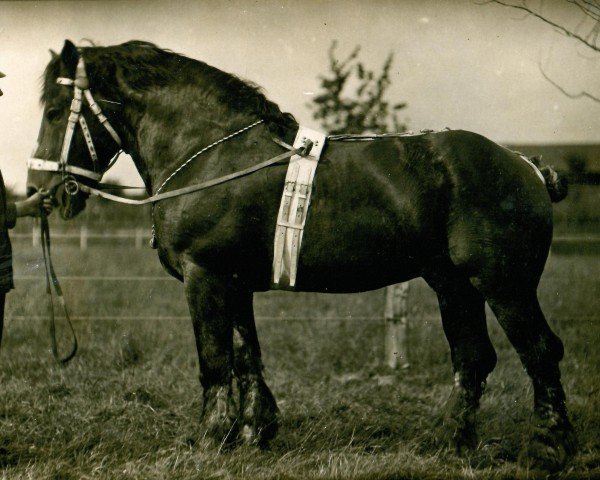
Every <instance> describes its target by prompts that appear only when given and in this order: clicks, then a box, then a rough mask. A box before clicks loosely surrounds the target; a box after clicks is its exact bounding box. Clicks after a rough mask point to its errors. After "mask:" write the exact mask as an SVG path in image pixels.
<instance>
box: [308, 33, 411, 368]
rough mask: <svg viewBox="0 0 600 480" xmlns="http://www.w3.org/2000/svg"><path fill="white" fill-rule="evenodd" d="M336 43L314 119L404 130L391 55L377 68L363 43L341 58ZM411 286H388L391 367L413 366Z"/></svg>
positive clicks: (331, 128)
mask: <svg viewBox="0 0 600 480" xmlns="http://www.w3.org/2000/svg"><path fill="white" fill-rule="evenodd" d="M336 46H337V44H336V42H335V41H334V42H332V44H331V47H330V48H329V72H327V74H325V75H320V76H319V79H320V82H321V90H322V91H321V92H320V93H319V94H318V95H317V96H315V98H314V99H313V103H312V104H309V105H308V106H309V108H311V109H312V110H313V117H314V118H315V120H319V121H320V123H321V125H322V126H323V128H324V129H325V130H326V131H327V132H329V133H331V134H337V133H385V132H389V131H390V130H391V131H395V132H401V131H404V130H406V126H405V125H404V124H403V123H401V122H400V120H399V119H398V112H399V111H400V110H402V109H403V108H405V107H406V103H405V102H402V103H397V104H394V105H390V103H389V102H388V101H386V100H385V98H384V97H385V93H386V91H387V89H388V87H389V86H390V85H391V80H390V69H391V67H392V60H393V55H392V54H391V53H390V54H389V55H388V56H387V58H386V60H385V62H384V64H383V67H382V69H381V72H380V73H379V74H375V72H373V71H372V70H368V69H367V68H365V66H364V64H363V63H362V62H360V61H359V60H358V54H359V52H360V47H359V46H357V47H355V48H354V50H353V51H352V53H350V55H348V56H347V57H346V58H345V59H344V60H341V61H340V60H338V59H337V58H336V56H335V47H336ZM408 291H409V284H408V282H404V283H401V284H399V285H392V286H389V287H388V288H387V289H386V303H385V311H384V317H385V319H386V325H387V327H386V338H385V350H386V354H385V363H386V365H387V366H389V367H390V368H392V369H396V368H398V367H400V366H401V367H402V368H406V367H408V366H409V361H408V343H407V332H408V309H407V296H408Z"/></svg>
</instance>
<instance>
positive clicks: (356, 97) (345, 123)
mask: <svg viewBox="0 0 600 480" xmlns="http://www.w3.org/2000/svg"><path fill="white" fill-rule="evenodd" d="M336 46H337V42H335V41H334V42H332V44H331V47H330V48H329V54H328V57H329V71H328V72H327V74H325V75H320V76H319V80H320V83H321V92H320V93H319V94H317V95H316V96H315V98H314V99H313V103H311V104H309V105H308V106H309V108H311V109H312V110H313V118H314V119H315V120H319V121H320V123H321V125H322V126H323V128H324V129H325V130H326V131H327V132H329V133H331V134H336V133H366V132H368V133H384V132H386V131H396V132H399V131H403V130H405V129H406V127H405V125H404V124H403V123H402V122H400V121H399V119H398V112H399V111H400V110H402V109H403V108H405V107H406V103H404V102H402V103H397V104H394V105H391V104H390V103H389V102H388V101H386V100H385V98H384V97H385V93H386V91H387V89H388V87H389V86H390V85H391V80H390V69H391V66H392V60H393V54H392V53H390V54H389V55H388V57H387V58H386V60H385V62H384V64H383V67H382V69H381V72H380V73H379V74H376V73H375V72H373V71H372V70H369V69H367V68H366V67H365V66H364V64H363V63H362V62H360V61H359V60H358V55H359V53H360V47H359V46H357V47H356V48H355V49H354V50H353V51H352V53H350V55H348V56H347V57H346V58H345V59H343V60H338V59H337V58H336V56H335V48H336Z"/></svg>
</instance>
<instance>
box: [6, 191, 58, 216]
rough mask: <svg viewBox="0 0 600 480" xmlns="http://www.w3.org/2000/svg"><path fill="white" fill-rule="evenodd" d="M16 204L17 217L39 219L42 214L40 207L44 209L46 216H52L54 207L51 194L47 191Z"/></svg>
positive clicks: (37, 193)
mask: <svg viewBox="0 0 600 480" xmlns="http://www.w3.org/2000/svg"><path fill="white" fill-rule="evenodd" d="M15 204H16V206H17V217H25V216H30V217H39V216H40V214H41V211H40V206H41V208H43V209H44V212H46V215H50V213H51V212H52V208H53V206H54V205H53V202H52V197H50V192H48V191H46V190H40V191H39V192H36V193H34V194H33V195H32V196H31V197H28V198H27V199H25V200H23V201H21V202H16V203H15Z"/></svg>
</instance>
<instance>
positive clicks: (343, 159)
mask: <svg viewBox="0 0 600 480" xmlns="http://www.w3.org/2000/svg"><path fill="white" fill-rule="evenodd" d="M314 188H315V189H314V191H313V196H312V204H311V207H310V212H309V218H308V222H307V226H306V231H305V237H304V241H303V245H302V253H301V256H300V265H299V281H298V287H299V288H300V289H308V290H311V289H316V290H327V291H349V290H351V291H354V290H362V289H369V288H377V287H379V286H382V285H385V284H389V283H394V282H398V281H402V280H406V279H409V278H413V277H415V276H419V275H421V271H422V270H423V268H426V265H427V263H428V262H429V261H430V260H431V259H434V258H437V257H444V256H451V257H452V258H453V260H454V261H455V262H456V263H457V264H459V265H463V266H465V267H468V268H478V267H480V266H481V265H482V264H485V265H490V264H492V263H495V262H493V261H491V260H493V257H494V256H496V257H499V256H503V255H509V256H510V255H514V256H515V258H525V257H533V258H534V264H535V265H534V270H536V271H537V270H540V269H541V267H540V263H541V265H542V266H543V260H545V255H546V252H547V244H548V243H549V241H550V236H551V217H552V211H551V205H550V201H549V197H548V194H547V192H546V190H545V186H544V185H543V183H542V182H541V181H540V179H539V178H538V177H537V176H536V174H535V172H534V171H533V169H532V168H531V166H530V165H528V164H527V163H526V162H525V161H524V160H522V159H521V158H519V156H518V155H516V154H515V153H513V152H511V151H510V150H508V149H506V148H504V147H501V146H499V145H497V144H495V143H493V142H491V141H490V140H488V139H486V138H485V137H482V136H480V135H477V134H474V133H471V132H466V131H460V130H458V131H444V132H437V133H430V134H423V135H415V136H402V137H391V138H384V139H377V140H373V141H369V142H332V143H330V145H329V147H328V149H327V150H326V152H325V154H324V157H323V160H322V163H321V164H320V165H319V168H318V170H317V175H316V177H315V186H314ZM519 241H525V242H529V243H530V244H535V246H534V247H533V248H532V247H531V246H523V247H522V248H520V249H519V246H518V244H519ZM540 271H541V270H540Z"/></svg>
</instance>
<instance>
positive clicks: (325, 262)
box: [296, 217, 428, 293]
mask: <svg viewBox="0 0 600 480" xmlns="http://www.w3.org/2000/svg"><path fill="white" fill-rule="evenodd" d="M362 223H366V224H361V225H357V222H356V219H355V220H354V221H353V222H352V225H350V224H343V223H342V224H338V225H337V228H332V229H330V230H318V229H316V228H313V229H308V230H307V232H306V234H305V236H304V239H303V242H302V248H301V251H300V258H299V263H298V277H297V284H296V287H297V288H296V289H297V290H301V291H319V292H337V293H349V292H358V291H365V290H373V289H376V288H381V287H383V286H386V285H390V284H393V283H398V282H401V281H405V280H409V279H411V278H414V277H416V276H419V272H420V266H421V265H422V263H423V258H424V257H425V256H427V255H428V253H427V252H426V249H425V248H423V245H422V242H420V241H419V240H418V235H417V234H416V232H414V231H411V230H410V229H402V228H401V226H398V225H390V224H389V222H385V221H383V222H377V221H375V220H374V219H373V218H372V217H370V218H369V217H365V222H362ZM377 223H379V224H377ZM350 227H354V228H350Z"/></svg>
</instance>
